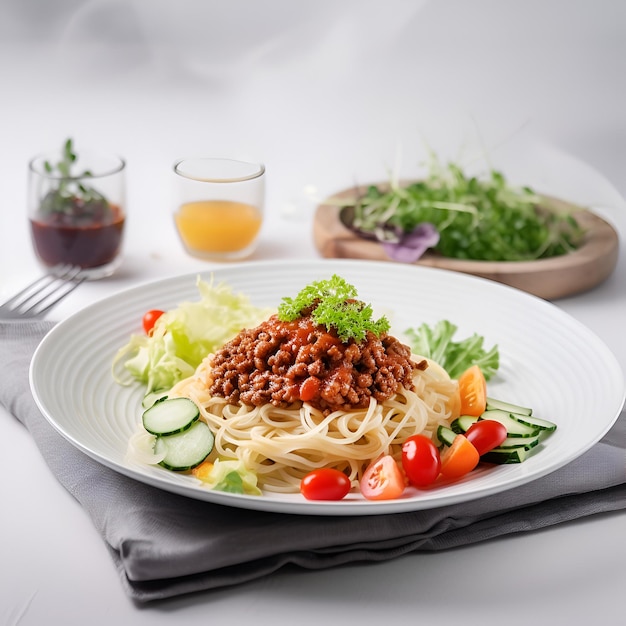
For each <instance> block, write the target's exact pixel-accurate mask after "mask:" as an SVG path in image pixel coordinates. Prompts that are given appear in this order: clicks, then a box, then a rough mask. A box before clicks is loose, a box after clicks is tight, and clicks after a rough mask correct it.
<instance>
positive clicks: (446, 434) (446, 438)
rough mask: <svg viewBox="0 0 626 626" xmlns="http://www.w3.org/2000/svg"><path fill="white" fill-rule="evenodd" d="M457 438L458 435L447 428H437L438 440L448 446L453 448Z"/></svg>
mask: <svg viewBox="0 0 626 626" xmlns="http://www.w3.org/2000/svg"><path fill="white" fill-rule="evenodd" d="M456 436H457V433H455V432H454V431H453V430H452V429H451V428H448V427H447V426H439V427H438V428H437V438H438V439H439V441H441V443H443V444H444V445H446V446H451V445H452V442H453V441H454V438H455V437H456Z"/></svg>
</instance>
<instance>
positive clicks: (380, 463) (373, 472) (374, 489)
mask: <svg viewBox="0 0 626 626" xmlns="http://www.w3.org/2000/svg"><path fill="white" fill-rule="evenodd" d="M405 486H406V485H405V480H404V474H403V473H402V470H401V469H400V467H399V466H398V464H397V463H396V461H395V459H394V458H393V457H392V456H390V455H388V454H385V455H383V456H381V457H379V458H378V459H376V461H373V462H372V463H370V465H369V466H368V468H367V469H366V470H365V472H364V473H363V476H362V478H361V482H360V487H361V493H362V494H363V496H364V497H365V498H367V499H368V500H393V499H394V498H399V497H400V496H401V495H402V492H403V491H404V487H405Z"/></svg>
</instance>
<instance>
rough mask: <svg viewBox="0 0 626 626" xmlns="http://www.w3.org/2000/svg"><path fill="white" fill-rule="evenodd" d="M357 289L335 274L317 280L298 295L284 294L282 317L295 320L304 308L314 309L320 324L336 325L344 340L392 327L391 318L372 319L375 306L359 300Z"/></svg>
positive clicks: (384, 331) (300, 315)
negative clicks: (286, 295) (290, 296)
mask: <svg viewBox="0 0 626 626" xmlns="http://www.w3.org/2000/svg"><path fill="white" fill-rule="evenodd" d="M356 297H357V290H356V288H355V287H354V286H353V285H350V284H349V283H347V282H346V281H345V280H344V279H343V278H341V277H340V276H337V274H333V276H332V277H331V278H330V279H328V280H319V281H314V282H312V283H311V284H310V285H307V286H306V287H304V289H302V290H301V291H300V293H298V295H297V296H296V297H295V298H288V297H286V298H283V299H282V302H281V304H280V305H279V307H278V319H279V320H281V321H283V322H292V321H294V320H296V319H298V318H299V317H302V315H303V311H307V310H309V309H311V308H312V307H313V309H312V311H311V318H312V319H313V321H314V322H315V323H316V324H322V325H324V326H326V329H327V330H328V331H330V330H331V329H334V330H335V331H336V333H337V336H338V337H339V339H340V340H341V341H343V342H344V343H345V342H347V341H348V340H350V339H354V341H356V342H360V341H363V340H364V339H365V337H366V335H367V333H368V332H372V333H374V334H375V335H376V336H380V335H382V334H383V333H386V332H387V331H388V330H389V320H388V319H387V318H386V317H384V316H383V317H381V318H380V319H378V320H373V319H372V314H373V311H372V307H371V305H369V304H365V303H364V302H362V301H360V300H357V299H356Z"/></svg>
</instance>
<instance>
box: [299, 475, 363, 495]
mask: <svg viewBox="0 0 626 626" xmlns="http://www.w3.org/2000/svg"><path fill="white" fill-rule="evenodd" d="M350 487H351V485H350V479H349V478H348V477H347V476H346V475H345V474H344V473H343V472H340V471H339V470H338V469H334V468H332V467H322V468H320V469H316V470H313V471H312V472H309V473H308V474H307V475H306V476H305V477H304V478H303V479H302V480H301V481H300V493H302V495H303V496H304V497H305V498H306V499H307V500H341V499H342V498H344V497H345V496H346V495H347V494H348V492H349V491H350Z"/></svg>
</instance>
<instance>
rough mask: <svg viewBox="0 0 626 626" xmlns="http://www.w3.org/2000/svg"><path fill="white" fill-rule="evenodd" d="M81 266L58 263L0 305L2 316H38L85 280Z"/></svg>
mask: <svg viewBox="0 0 626 626" xmlns="http://www.w3.org/2000/svg"><path fill="white" fill-rule="evenodd" d="M85 278H86V277H85V276H81V268H80V267H76V266H73V265H57V266H55V267H53V268H51V270H50V271H49V273H48V274H45V275H44V276H42V277H41V278H38V279H37V280H36V281H34V282H33V283H31V284H30V285H28V286H27V287H25V288H24V289H22V290H21V291H20V292H19V293H16V294H15V295H14V296H13V297H12V298H10V299H9V300H7V301H6V302H4V303H3V304H2V305H1V306H0V317H16V318H18V317H36V316H38V315H42V314H43V313H45V312H46V311H47V310H48V309H50V308H51V307H52V306H54V305H55V304H57V303H58V302H59V301H60V300H61V299H62V298H64V297H65V296H67V295H68V294H69V293H71V292H72V291H74V289H76V287H78V285H80V284H81V283H82V282H83V281H84V280H85Z"/></svg>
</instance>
